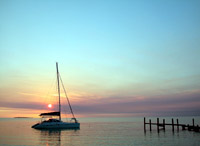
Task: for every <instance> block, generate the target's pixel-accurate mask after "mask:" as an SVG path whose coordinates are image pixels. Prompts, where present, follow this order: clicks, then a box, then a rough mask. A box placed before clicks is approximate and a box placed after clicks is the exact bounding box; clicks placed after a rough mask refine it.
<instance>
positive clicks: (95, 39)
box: [0, 0, 200, 110]
mask: <svg viewBox="0 0 200 146" xmlns="http://www.w3.org/2000/svg"><path fill="white" fill-rule="evenodd" d="M56 61H58V62H59V65H60V68H61V72H62V74H63V75H62V76H63V78H64V80H65V82H67V86H68V88H69V91H71V92H73V93H77V94H80V98H81V97H82V94H81V93H84V96H89V95H90V96H94V97H95V96H99V98H108V99H110V100H111V99H114V98H116V97H118V96H120V98H121V100H123V98H124V97H130V98H131V97H132V96H133V99H134V100H136V99H135V98H134V97H135V96H138V97H141V98H142V99H143V98H144V99H149V98H160V99H162V98H164V97H162V96H163V95H165V96H166V95H169V96H173V95H174V94H181V95H180V97H179V98H180V99H181V96H182V94H184V95H185V94H186V93H187V94H189V93H195V94H198V95H200V91H199V90H200V1H199V0H162V1H161V0H96V1H94V0H84V1H83V0H42V1H41V0H28V1H27V0H18V1H16V0H0V65H1V70H0V81H1V85H0V87H1V90H2V91H4V92H5V91H8V90H9V88H12V89H14V90H12V92H11V91H10V92H9V93H10V95H8V93H2V95H0V98H2V99H4V98H5V97H4V96H5V95H6V96H8V97H9V98H10V100H11V99H12V98H14V97H13V95H14V94H16V93H18V92H28V93H29V92H31V93H32V92H35V91H37V88H36V85H33V82H40V83H41V84H45V82H48V80H50V79H52V76H53V75H54V73H55V71H54V70H55V62H56ZM38 84H39V83H38ZM16 85H18V86H20V87H21V88H20V87H18V86H17V87H16ZM24 86H26V87H24ZM28 86H29V88H28ZM22 90H23V91H22ZM16 98H17V97H16ZM94 100H95V99H94ZM183 100H185V98H184V99H183ZM172 102H173V101H172ZM191 102H192V103H193V102H194V101H193V100H192V99H191ZM192 103H191V107H192V105H193V104H192ZM195 103H197V101H195ZM199 103H200V100H198V105H199ZM141 104H142V103H141ZM177 110H178V109H177ZM198 110H200V109H198Z"/></svg>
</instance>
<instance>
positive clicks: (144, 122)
mask: <svg viewBox="0 0 200 146" xmlns="http://www.w3.org/2000/svg"><path fill="white" fill-rule="evenodd" d="M144 132H146V119H145V117H144Z"/></svg>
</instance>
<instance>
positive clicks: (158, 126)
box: [157, 118, 159, 133]
mask: <svg viewBox="0 0 200 146" xmlns="http://www.w3.org/2000/svg"><path fill="white" fill-rule="evenodd" d="M157 131H158V133H159V118H157Z"/></svg>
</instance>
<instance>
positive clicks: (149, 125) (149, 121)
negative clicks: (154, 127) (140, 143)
mask: <svg viewBox="0 0 200 146" xmlns="http://www.w3.org/2000/svg"><path fill="white" fill-rule="evenodd" d="M149 129H150V131H151V119H149Z"/></svg>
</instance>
